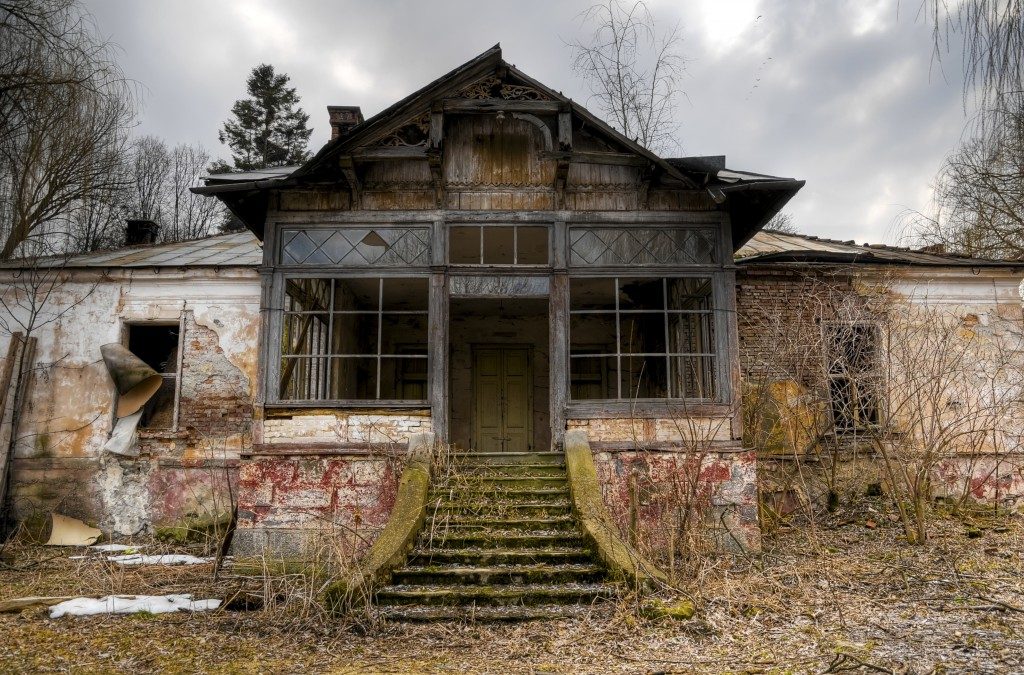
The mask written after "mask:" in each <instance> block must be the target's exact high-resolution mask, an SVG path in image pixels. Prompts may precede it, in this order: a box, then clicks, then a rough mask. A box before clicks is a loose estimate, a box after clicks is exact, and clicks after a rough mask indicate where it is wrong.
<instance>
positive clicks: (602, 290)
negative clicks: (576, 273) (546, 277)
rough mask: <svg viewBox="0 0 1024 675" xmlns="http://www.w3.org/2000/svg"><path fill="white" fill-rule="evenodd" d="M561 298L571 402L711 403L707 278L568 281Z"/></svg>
mask: <svg viewBox="0 0 1024 675" xmlns="http://www.w3.org/2000/svg"><path fill="white" fill-rule="evenodd" d="M569 297H570V319H569V381H570V396H571V397H572V398H573V399H576V400H607V399H619V400H630V399H700V400H710V399H715V398H716V397H717V395H718V386H717V378H716V375H715V372H716V356H715V327H714V312H713V303H712V290H711V279H710V278H707V277H682V278H621V277H616V278H611V277H605V278H574V279H572V280H571V281H570V286H569Z"/></svg>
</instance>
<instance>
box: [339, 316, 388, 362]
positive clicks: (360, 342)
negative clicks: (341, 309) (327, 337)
mask: <svg viewBox="0 0 1024 675" xmlns="http://www.w3.org/2000/svg"><path fill="white" fill-rule="evenodd" d="M332 338H333V341H334V344H332V345H331V350H330V351H331V353H332V354H366V355H374V356H376V354H377V315H376V314H335V315H334V332H333V335H332Z"/></svg>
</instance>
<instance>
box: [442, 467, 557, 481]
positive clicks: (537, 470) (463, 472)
mask: <svg viewBox="0 0 1024 675" xmlns="http://www.w3.org/2000/svg"><path fill="white" fill-rule="evenodd" d="M455 474H456V475H457V476H465V477H476V476H561V477H562V478H565V476H566V473H565V465H564V464H476V465H467V466H459V467H458V468H457V470H456V471H455Z"/></svg>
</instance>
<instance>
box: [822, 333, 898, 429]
mask: <svg viewBox="0 0 1024 675" xmlns="http://www.w3.org/2000/svg"><path fill="white" fill-rule="evenodd" d="M819 323H820V330H821V337H822V344H823V345H824V349H823V350H822V355H821V358H822V371H823V374H824V377H825V387H826V391H825V395H826V397H827V401H828V415H829V421H830V422H831V424H832V430H833V432H834V433H835V434H836V435H837V436H855V435H857V434H859V433H862V432H864V431H868V430H875V429H880V428H882V427H883V425H884V420H885V419H886V415H885V411H884V409H883V404H884V401H885V398H884V396H883V393H884V386H883V383H882V381H881V375H880V372H879V361H878V359H879V349H880V348H881V342H882V340H881V326H880V325H879V324H878V322H876V321H870V320H851V321H837V320H828V321H820V322H819ZM836 327H848V328H849V329H853V330H856V329H858V328H863V329H867V331H868V333H869V334H870V335H871V341H872V346H873V349H872V355H871V357H870V360H871V365H870V366H869V367H868V368H867V369H866V370H864V371H863V372H860V373H855V374H850V373H848V372H839V373H836V372H833V369H832V367H831V365H832V364H833V363H834V359H833V356H832V354H833V352H832V349H833V346H834V345H835V340H833V339H832V336H831V335H830V331H834V330H835V329H836ZM841 380H846V381H847V382H848V383H849V391H850V393H851V397H850V401H851V403H850V412H851V414H852V417H853V420H852V425H850V426H845V425H844V426H840V425H839V421H838V420H837V418H836V406H837V401H836V400H835V398H834V396H833V382H837V381H841ZM862 383H864V384H865V386H864V387H862V386H861V384H862ZM863 388H867V389H868V390H869V391H868V392H867V394H868V396H869V397H870V398H871V400H872V401H873V402H874V406H873V410H874V413H875V419H874V420H871V419H869V420H867V421H862V420H861V419H860V412H861V408H862V406H861V405H859V404H855V402H857V401H859V400H861V396H860V394H859V392H860V390H861V389H863Z"/></svg>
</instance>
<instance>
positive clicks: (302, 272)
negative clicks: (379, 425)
mask: <svg viewBox="0 0 1024 675" xmlns="http://www.w3.org/2000/svg"><path fill="white" fill-rule="evenodd" d="M293 279H323V280H331V281H333V282H337V281H346V280H351V279H363V280H367V279H376V280H377V281H378V283H379V285H378V288H377V293H378V296H377V308H376V309H375V310H365V311H364V310H340V311H331V312H329V314H331V315H332V316H333V315H335V314H337V315H346V314H350V315H355V314H367V315H371V314H372V315H373V316H375V317H376V320H377V344H376V353H375V354H366V355H363V354H334V353H332V352H329V353H326V354H317V355H309V356H308V359H309V360H312V359H316V358H323V359H327V360H328V363H329V362H330V359H333V358H353V359H357V358H373V359H374V360H375V368H376V378H375V380H376V384H375V386H376V393H377V396H378V397H379V396H380V392H381V377H380V374H381V370H382V368H381V364H382V359H394V360H396V361H397V360H401V359H423V360H424V362H425V363H426V370H427V374H428V375H427V382H426V387H425V394H426V398H424V399H415V400H409V399H382V398H355V399H353V398H348V399H343V398H315V399H311V398H303V399H287V398H284V397H283V396H282V395H281V388H280V387H281V376H282V370H281V369H282V365H283V363H284V360H285V359H286V358H294V359H296V360H298V359H300V358H307V357H304V356H302V355H288V354H284V353H283V350H282V347H283V345H282V338H283V332H282V331H283V328H284V318H285V316H286V315H301V314H307V313H308V314H317V313H320V314H322V313H323V312H316V311H313V310H308V311H299V312H292V311H288V310H286V309H285V302H286V296H287V288H288V282H289V281H290V280H293ZM387 279H422V280H423V281H424V282H425V283H426V286H427V289H426V290H427V297H426V305H425V307H424V309H423V310H422V311H419V310H409V311H405V310H399V311H391V312H389V311H385V310H384V309H383V307H382V295H383V286H384V284H383V282H385V281H386V280H387ZM333 288H334V285H333V284H332V293H333ZM271 295H272V298H273V304H272V305H271V310H270V321H269V322H268V324H269V333H268V336H269V340H268V349H267V351H268V354H269V356H270V360H269V361H268V372H267V377H266V381H265V389H264V394H265V397H266V403H265V406H266V407H267V408H316V407H320V408H414V409H422V408H427V407H430V400H431V386H430V377H429V373H430V367H431V360H432V358H433V356H432V351H431V345H430V323H431V316H430V314H431V305H430V274H428V273H425V272H413V271H410V272H392V271H386V270H376V269H373V268H369V269H366V268H341V267H337V268H333V269H332V270H331V271H330V272H327V271H324V270H323V269H321V268H317V269H310V270H306V269H295V268H292V269H289V270H279V271H278V272H277V273H276V274H275V275H274V288H273V289H272V293H271ZM388 314H391V315H396V314H397V315H406V314H416V315H421V316H423V317H424V318H425V319H426V322H427V340H426V342H425V343H424V351H425V353H424V354H423V355H411V354H398V353H395V354H384V353H383V351H382V350H383V345H382V343H381V339H380V338H381V332H382V329H383V325H382V317H383V316H384V315H388ZM402 345H403V346H404V347H408V343H405V342H403V343H402Z"/></svg>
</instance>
